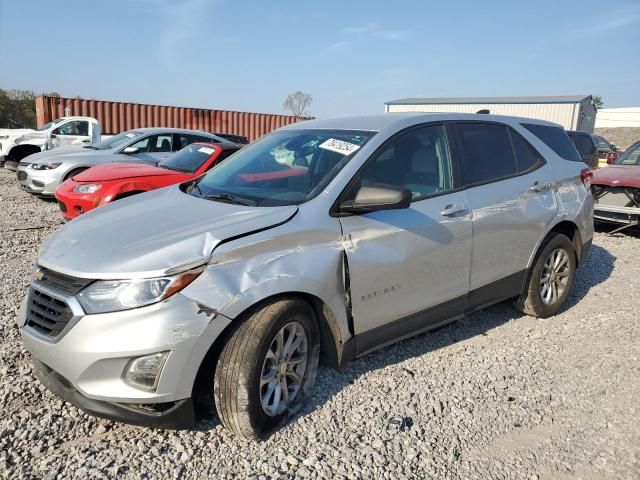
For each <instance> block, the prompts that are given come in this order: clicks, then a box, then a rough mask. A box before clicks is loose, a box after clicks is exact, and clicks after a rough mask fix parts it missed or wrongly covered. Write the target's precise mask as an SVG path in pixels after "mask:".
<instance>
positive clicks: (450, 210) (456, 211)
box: [440, 205, 469, 217]
mask: <svg viewBox="0 0 640 480" xmlns="http://www.w3.org/2000/svg"><path fill="white" fill-rule="evenodd" d="M468 211H469V209H468V208H466V207H461V206H459V205H447V206H446V207H444V210H442V211H441V212H440V215H442V216H443V217H455V216H456V215H461V214H463V213H467V212H468Z"/></svg>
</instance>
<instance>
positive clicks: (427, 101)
mask: <svg viewBox="0 0 640 480" xmlns="http://www.w3.org/2000/svg"><path fill="white" fill-rule="evenodd" d="M587 98H591V95H557V96H541V97H449V98H446V97H445V98H423V97H414V98H401V99H399V100H389V101H388V102H384V103H385V105H447V104H498V103H580V102H581V101H582V100H585V99H587Z"/></svg>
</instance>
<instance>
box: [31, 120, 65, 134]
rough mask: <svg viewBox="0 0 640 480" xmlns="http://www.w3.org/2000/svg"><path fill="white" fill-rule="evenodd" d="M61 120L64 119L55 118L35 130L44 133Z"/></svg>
mask: <svg viewBox="0 0 640 480" xmlns="http://www.w3.org/2000/svg"><path fill="white" fill-rule="evenodd" d="M62 120H64V118H56V119H55V120H53V121H52V122H49V123H45V124H44V125H42V126H41V127H40V128H36V130H37V131H38V132H44V131H45V130H49V129H50V128H53V127H54V126H55V125H56V124H58V123H60V122H61V121H62Z"/></svg>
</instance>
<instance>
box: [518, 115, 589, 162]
mask: <svg viewBox="0 0 640 480" xmlns="http://www.w3.org/2000/svg"><path fill="white" fill-rule="evenodd" d="M522 126H523V127H524V128H526V129H527V130H529V131H530V132H531V133H533V134H534V135H535V136H536V137H538V138H539V139H540V140H542V141H543V142H544V143H545V144H546V145H547V147H549V148H550V149H551V150H553V151H554V152H555V153H556V154H557V155H559V156H560V157H562V158H564V159H565V160H570V161H572V162H582V158H580V154H579V153H578V150H577V149H576V146H575V145H574V144H573V142H572V141H571V139H570V138H569V135H567V132H565V131H564V129H563V128H561V127H551V126H548V125H536V124H533V123H523V124H522Z"/></svg>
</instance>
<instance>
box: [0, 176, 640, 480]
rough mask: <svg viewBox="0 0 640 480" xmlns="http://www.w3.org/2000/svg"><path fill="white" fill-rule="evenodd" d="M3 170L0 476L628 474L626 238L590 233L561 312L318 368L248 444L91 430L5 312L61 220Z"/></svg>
mask: <svg viewBox="0 0 640 480" xmlns="http://www.w3.org/2000/svg"><path fill="white" fill-rule="evenodd" d="M13 175H14V174H12V173H11V172H8V171H6V170H1V169H0V205H1V206H2V208H1V210H0V225H1V226H2V228H1V233H0V239H1V243H0V262H1V265H2V270H1V271H2V276H3V279H2V284H1V286H0V313H1V321H0V477H1V478H12V479H13V478H47V479H53V478H92V479H97V478H134V479H143V478H196V477H198V478H237V477H250V478H293V477H299V478H304V477H312V478H331V479H333V478H411V477H417V478H465V479H467V478H469V479H475V478H492V479H511V478H525V479H549V478H561V479H578V478H580V479H614V478H615V479H618V478H628V479H632V478H634V479H637V478H640V427H639V426H638V418H639V417H640V401H639V398H640V363H639V357H640V343H639V341H640V323H639V322H638V303H639V299H640V276H639V275H638V271H639V269H640V256H639V255H638V247H639V245H640V244H639V242H640V238H638V237H634V236H623V235H620V236H615V237H609V236H606V235H605V234H604V233H598V234H597V235H596V238H595V245H594V247H593V249H592V251H591V254H590V257H589V260H588V263H587V264H586V265H585V266H584V267H583V268H581V270H580V271H579V273H578V275H577V279H576V284H575V286H574V289H573V292H572V296H571V298H570V302H569V305H568V307H567V308H566V309H565V311H564V312H563V313H561V314H560V315H557V316H556V317H553V318H550V319H547V320H538V319H534V318H530V317H526V316H523V315H520V314H519V313H517V312H515V311H514V310H513V309H511V308H510V307H509V306H508V305H497V306H494V307H491V308H489V309H487V310H485V311H483V312H480V313H477V314H474V315H472V316H471V317H470V318H467V319H465V320H463V321H460V322H457V323H455V324H452V325H449V326H447V327H443V328H441V329H439V330H437V331H434V332H431V333H428V334H424V335H420V336H418V337H415V338H413V339H410V340H407V341H404V342H401V343H399V344H396V345H395V346H392V347H388V348H385V349H383V350H380V351H378V352H375V353H372V354H369V355H367V356H365V357H363V358H360V359H358V360H356V361H354V362H352V363H351V364H350V365H349V366H348V368H347V369H345V370H344V371H342V372H337V371H334V370H331V369H328V368H321V369H320V372H319V376H318V384H317V388H316V394H315V396H314V397H313V399H312V402H311V404H310V405H309V406H308V407H307V408H306V409H305V410H304V411H303V412H302V413H301V414H300V415H299V416H298V417H296V418H295V419H294V420H293V421H292V422H291V423H290V424H289V425H287V426H286V427H284V428H283V429H282V430H280V431H279V432H277V433H275V434H274V435H273V436H272V437H271V438H270V439H269V440H268V441H266V442H263V443H246V442H243V441H240V440H238V439H236V438H234V437H232V436H231V435H230V434H228V433H227V432H226V431H225V430H224V429H223V428H222V426H221V425H220V424H219V423H218V422H217V421H215V420H212V421H211V422H210V423H205V424H201V425H200V426H199V428H198V429H197V430H196V431H183V432H174V431H161V430H150V429H145V428H138V427H132V426H128V425H122V424H116V423H113V422H109V421H106V420H99V419H96V418H92V417H89V416H87V415H85V414H84V413H82V412H81V411H79V410H77V409H76V408H74V407H72V406H70V405H68V404H66V403H64V402H63V401H62V400H60V399H58V398H56V397H55V396H54V395H52V394H50V393H49V392H48V391H46V390H45V389H44V388H43V387H41V386H40V385H39V383H38V382H37V380H36V379H35V378H34V376H33V373H32V370H31V366H30V360H29V355H28V354H27V353H26V352H25V351H24V349H23V347H22V343H21V340H20V336H19V333H18V330H17V328H16V327H15V325H14V318H15V315H16V312H17V309H18V306H19V302H20V300H21V298H22V296H23V294H24V292H25V290H26V287H27V284H28V281H29V273H30V264H31V262H32V261H33V260H34V259H35V258H36V253H37V249H38V245H39V244H40V243H41V242H42V240H43V239H44V238H45V237H46V236H47V235H49V234H50V233H51V232H53V231H54V230H55V229H57V228H60V226H61V222H60V220H59V216H58V215H59V214H58V212H57V207H56V205H55V203H53V202H46V201H43V200H39V199H37V198H33V197H31V196H30V195H28V194H26V193H23V192H21V191H19V190H18V188H17V187H16V185H15V182H14V176H13ZM394 417H399V418H398V420H399V422H397V423H399V424H400V425H399V426H398V425H397V423H396V424H394V422H393V421H392V419H393V418H394Z"/></svg>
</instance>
